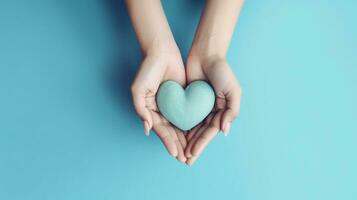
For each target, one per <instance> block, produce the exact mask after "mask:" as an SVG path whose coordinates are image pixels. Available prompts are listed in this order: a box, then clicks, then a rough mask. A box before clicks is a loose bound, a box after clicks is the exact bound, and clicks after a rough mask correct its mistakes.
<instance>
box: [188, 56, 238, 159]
mask: <svg viewBox="0 0 357 200" xmlns="http://www.w3.org/2000/svg"><path fill="white" fill-rule="evenodd" d="M186 71H187V78H188V81H189V82H191V81H194V80H207V81H209V82H210V83H211V84H212V86H213V88H214V90H215V93H216V103H215V107H214V109H213V111H212V112H211V114H209V116H208V117H207V118H206V119H205V120H204V121H203V122H202V123H201V124H199V125H198V126H196V127H195V128H194V129H192V130H191V131H190V132H189V134H188V136H187V138H186V139H187V141H188V145H187V147H186V149H185V155H186V157H188V158H189V159H188V161H187V163H188V164H192V163H193V162H194V161H195V160H196V159H197V158H198V155H199V154H200V153H201V152H202V151H203V150H204V148H205V147H206V146H207V145H208V143H209V142H210V141H211V140H212V139H213V138H214V137H215V136H216V135H217V134H218V133H219V131H220V130H223V131H224V132H225V133H226V134H227V133H228V132H229V129H230V123H231V121H232V120H233V119H234V117H235V116H236V115H237V113H238V111H239V103H240V102H239V101H240V95H241V89H240V87H239V84H238V81H237V80H236V78H235V76H234V74H233V72H232V71H231V69H230V67H229V65H228V64H227V62H226V61H224V60H217V61H213V62H210V63H208V64H205V65H201V64H199V63H198V62H196V63H195V62H188V64H187V69H186Z"/></svg>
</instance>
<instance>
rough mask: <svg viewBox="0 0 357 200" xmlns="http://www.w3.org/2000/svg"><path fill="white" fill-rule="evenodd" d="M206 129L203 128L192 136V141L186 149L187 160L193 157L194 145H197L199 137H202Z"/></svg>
mask: <svg viewBox="0 0 357 200" xmlns="http://www.w3.org/2000/svg"><path fill="white" fill-rule="evenodd" d="M204 128H205V127H204V126H201V128H200V129H198V130H197V131H196V132H195V133H193V136H192V138H191V140H190V141H189V142H188V144H187V146H186V149H185V156H186V157H187V158H190V157H192V153H191V149H192V147H193V145H194V144H195V142H196V140H197V139H198V137H199V136H200V134H201V133H202V132H203V130H204Z"/></svg>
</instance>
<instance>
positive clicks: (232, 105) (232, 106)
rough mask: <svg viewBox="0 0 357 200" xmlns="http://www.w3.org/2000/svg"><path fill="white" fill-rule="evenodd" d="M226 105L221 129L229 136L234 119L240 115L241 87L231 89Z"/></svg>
mask: <svg viewBox="0 0 357 200" xmlns="http://www.w3.org/2000/svg"><path fill="white" fill-rule="evenodd" d="M225 98H226V107H225V109H224V113H223V116H222V119H221V130H222V131H223V132H224V134H225V135H226V136H227V135H228V133H229V130H230V126H231V123H232V121H233V120H234V119H235V118H236V117H237V116H238V113H239V110H240V98H241V89H240V88H239V87H238V89H236V90H233V91H231V92H230V93H229V94H227V95H226V97H225Z"/></svg>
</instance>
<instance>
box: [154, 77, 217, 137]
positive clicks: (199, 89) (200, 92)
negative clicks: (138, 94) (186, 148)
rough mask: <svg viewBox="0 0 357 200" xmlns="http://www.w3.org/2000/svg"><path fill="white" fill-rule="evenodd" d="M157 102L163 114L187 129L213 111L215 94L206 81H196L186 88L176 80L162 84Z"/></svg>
mask: <svg viewBox="0 0 357 200" xmlns="http://www.w3.org/2000/svg"><path fill="white" fill-rule="evenodd" d="M156 102H157V105H158V107H159V110H160V112H161V114H162V115H163V116H164V117H165V118H166V119H167V120H168V121H169V122H171V123H172V124H173V125H175V126H176V127H177V128H179V129H181V130H184V131H187V130H190V129H191V128H193V127H194V126H196V125H197V124H199V123H200V122H201V121H202V120H204V119H205V117H207V115H208V114H209V113H210V112H211V110H212V108H213V106H214V102H215V94H214V91H213V89H212V87H211V86H210V85H209V84H208V83H207V82H205V81H194V82H192V83H190V84H189V85H188V86H187V87H186V89H183V88H182V86H181V85H180V84H178V83H176V82H175V81H166V82H164V83H162V84H161V85H160V88H159V91H158V93H157V96H156Z"/></svg>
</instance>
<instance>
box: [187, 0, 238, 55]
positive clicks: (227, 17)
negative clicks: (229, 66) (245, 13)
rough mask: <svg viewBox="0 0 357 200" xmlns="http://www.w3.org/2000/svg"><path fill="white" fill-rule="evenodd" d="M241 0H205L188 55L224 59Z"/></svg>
mask: <svg viewBox="0 0 357 200" xmlns="http://www.w3.org/2000/svg"><path fill="white" fill-rule="evenodd" d="M242 5H243V0H207V3H206V6H205V9H204V11H203V14H202V16H201V19H200V23H199V26H198V28H197V31H196V35H195V38H194V41H193V43H192V47H191V50H190V54H189V57H195V58H198V59H206V58H212V57H218V58H222V59H225V56H226V53H227V50H228V48H229V44H230V41H231V37H232V34H233V31H234V27H235V24H236V22H237V18H238V16H239V13H240V10H241V7H242Z"/></svg>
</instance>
